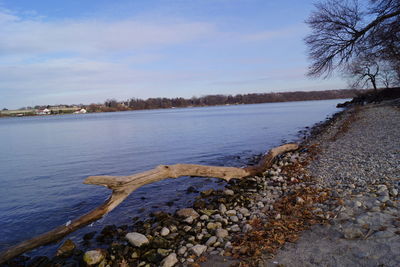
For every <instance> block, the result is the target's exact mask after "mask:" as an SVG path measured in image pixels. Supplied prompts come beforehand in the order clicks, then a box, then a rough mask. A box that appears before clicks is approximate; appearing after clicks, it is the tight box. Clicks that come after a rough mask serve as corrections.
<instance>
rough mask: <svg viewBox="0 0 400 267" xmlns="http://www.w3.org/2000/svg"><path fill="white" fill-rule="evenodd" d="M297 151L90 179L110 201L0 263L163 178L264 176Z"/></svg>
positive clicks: (291, 146) (279, 149) (284, 149)
mask: <svg viewBox="0 0 400 267" xmlns="http://www.w3.org/2000/svg"><path fill="white" fill-rule="evenodd" d="M296 149H298V145H297V144H286V145H282V146H279V147H276V148H273V149H271V150H270V151H269V152H268V153H266V154H265V155H264V156H263V157H262V158H261V160H260V162H259V163H258V165H256V166H247V167H244V168H235V167H217V166H204V165H194V164H175V165H160V166H158V167H156V168H155V169H152V170H149V171H145V172H142V173H137V174H133V175H129V176H90V177H88V178H86V180H85V181H84V184H94V185H103V186H105V187H107V188H109V189H112V194H111V196H110V198H109V199H108V200H107V201H106V202H104V203H103V204H102V205H101V206H99V207H97V208H96V209H94V210H92V211H90V212H89V213H87V214H85V215H83V216H81V217H79V218H78V219H76V220H74V221H72V222H71V223H70V224H67V225H61V226H59V227H57V228H55V229H53V230H51V231H49V232H47V233H44V234H41V235H39V236H36V237H34V238H32V239H30V240H27V241H24V242H22V243H20V244H18V245H15V246H13V247H10V248H9V249H7V250H5V251H4V252H2V253H1V254H0V264H1V263H4V262H6V261H7V260H9V259H12V258H14V257H16V256H18V255H20V254H22V253H24V252H26V251H29V250H31V249H34V248H36V247H39V246H43V245H46V244H49V243H51V242H54V241H57V240H59V239H61V238H63V237H64V236H66V235H67V234H69V233H71V232H73V231H75V230H77V229H79V228H81V227H82V226H85V225H87V224H89V223H91V222H93V221H96V220H98V219H100V218H101V217H103V216H104V215H105V214H107V213H109V212H110V211H112V210H113V209H114V208H115V207H117V206H118V205H119V204H120V203H121V202H122V201H124V199H125V198H127V197H128V196H129V195H130V194H131V193H132V192H133V191H135V190H136V189H138V188H139V187H141V186H143V185H146V184H150V183H154V182H157V181H160V180H163V179H166V178H178V177H182V176H192V177H213V178H220V179H224V180H226V181H229V180H230V179H232V178H237V179H240V178H245V177H249V176H254V175H257V174H261V173H263V172H264V171H265V170H266V169H268V168H269V167H271V165H272V164H273V161H274V159H275V158H276V157H277V156H278V155H280V154H282V153H285V152H289V151H293V150H296Z"/></svg>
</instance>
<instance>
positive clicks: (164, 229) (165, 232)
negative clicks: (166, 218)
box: [160, 227, 170, 236]
mask: <svg viewBox="0 0 400 267" xmlns="http://www.w3.org/2000/svg"><path fill="white" fill-rule="evenodd" d="M169 233H170V230H169V229H168V228H167V227H163V228H162V229H161V232H160V234H161V236H167V235H169Z"/></svg>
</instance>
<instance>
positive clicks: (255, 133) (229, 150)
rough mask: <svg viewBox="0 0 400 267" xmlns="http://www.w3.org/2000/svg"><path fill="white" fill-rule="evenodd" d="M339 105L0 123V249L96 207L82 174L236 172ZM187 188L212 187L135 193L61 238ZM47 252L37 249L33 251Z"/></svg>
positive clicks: (168, 183) (102, 193) (102, 195)
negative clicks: (216, 168)
mask: <svg viewBox="0 0 400 267" xmlns="http://www.w3.org/2000/svg"><path fill="white" fill-rule="evenodd" d="M343 101H344V100H324V101H303V102H286V103H268V104H254V105H234V106H215V107H201V108H182V109H178V108H177V109H164V110H144V111H129V112H115V113H96V114H83V115H61V116H41V117H22V118H3V119H0V147H1V150H0V182H1V184H2V186H1V187H0V196H1V197H0V225H1V227H0V250H2V249H5V248H6V247H8V246H10V245H14V244H16V243H18V242H20V241H22V240H25V239H27V238H30V237H33V236H35V235H37V234H40V233H43V232H45V231H47V230H49V229H51V228H53V227H55V226H58V225H60V224H65V223H66V222H67V221H69V220H72V219H74V218H76V217H78V216H79V215H81V214H83V213H85V212H88V211H89V210H91V209H92V208H94V207H96V206H97V205H99V204H100V203H102V202H103V201H104V200H105V199H106V198H107V197H108V194H109V190H108V189H106V188H103V187H100V186H93V185H84V184H82V181H83V180H84V179H85V178H86V177H87V176H90V175H128V174H132V173H135V172H140V171H144V170H147V169H151V168H154V167H155V166H156V165H158V164H173V163H196V164H208V165H220V166H242V165H245V164H246V163H247V162H248V161H249V159H250V158H251V157H252V156H253V155H256V154H259V153H263V152H265V151H266V150H268V149H270V148H271V147H274V146H277V145H280V144H281V143H282V142H287V141H293V140H297V139H298V131H299V130H302V129H304V127H306V126H312V125H313V124H315V123H317V122H319V121H321V120H324V119H325V118H326V117H327V116H330V115H332V114H333V113H335V112H337V111H338V109H336V108H335V106H336V104H337V103H339V102H343ZM189 186H194V187H196V188H197V189H198V190H200V191H201V190H205V189H207V188H209V187H212V186H216V183H214V182H211V183H210V182H209V180H206V179H202V178H197V179H193V178H181V179H180V180H179V182H177V181H175V180H172V179H168V180H164V181H161V182H158V183H155V184H151V185H147V186H144V187H142V188H141V189H139V190H137V191H136V192H134V193H133V194H132V195H131V196H130V197H129V198H128V199H126V200H125V202H124V203H122V204H121V205H120V206H119V207H117V208H116V209H115V210H114V211H113V212H111V213H110V214H108V215H107V216H105V217H104V218H103V219H101V220H99V221H97V222H95V223H94V224H92V225H91V226H88V227H85V228H84V229H82V230H80V231H78V232H77V233H74V234H72V236H71V237H72V238H73V239H75V240H79V235H81V234H82V233H84V232H88V231H94V230H99V229H101V227H103V226H105V225H107V224H127V223H130V222H132V218H133V217H135V216H139V215H146V214H148V213H149V212H151V211H155V210H160V209H164V210H168V211H173V210H174V209H176V208H177V207H183V206H187V205H190V203H191V202H192V201H193V198H194V196H195V194H187V193H186V189H187V188H188V187H189ZM170 201H173V203H174V205H173V206H172V207H169V206H168V205H166V203H167V202H170ZM170 203H171V202H170ZM52 251H54V246H47V247H45V248H41V249H39V250H38V252H37V253H52Z"/></svg>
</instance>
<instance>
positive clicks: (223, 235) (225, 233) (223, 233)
mask: <svg viewBox="0 0 400 267" xmlns="http://www.w3.org/2000/svg"><path fill="white" fill-rule="evenodd" d="M215 235H216V236H217V237H220V238H226V237H227V236H228V235H229V233H228V231H227V230H225V229H222V228H220V229H217V230H216V231H215Z"/></svg>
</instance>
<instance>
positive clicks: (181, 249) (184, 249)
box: [178, 247, 187, 255]
mask: <svg viewBox="0 0 400 267" xmlns="http://www.w3.org/2000/svg"><path fill="white" fill-rule="evenodd" d="M186 251H187V247H180V248H179V249H178V254H179V255H183V254H185V253H186Z"/></svg>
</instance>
